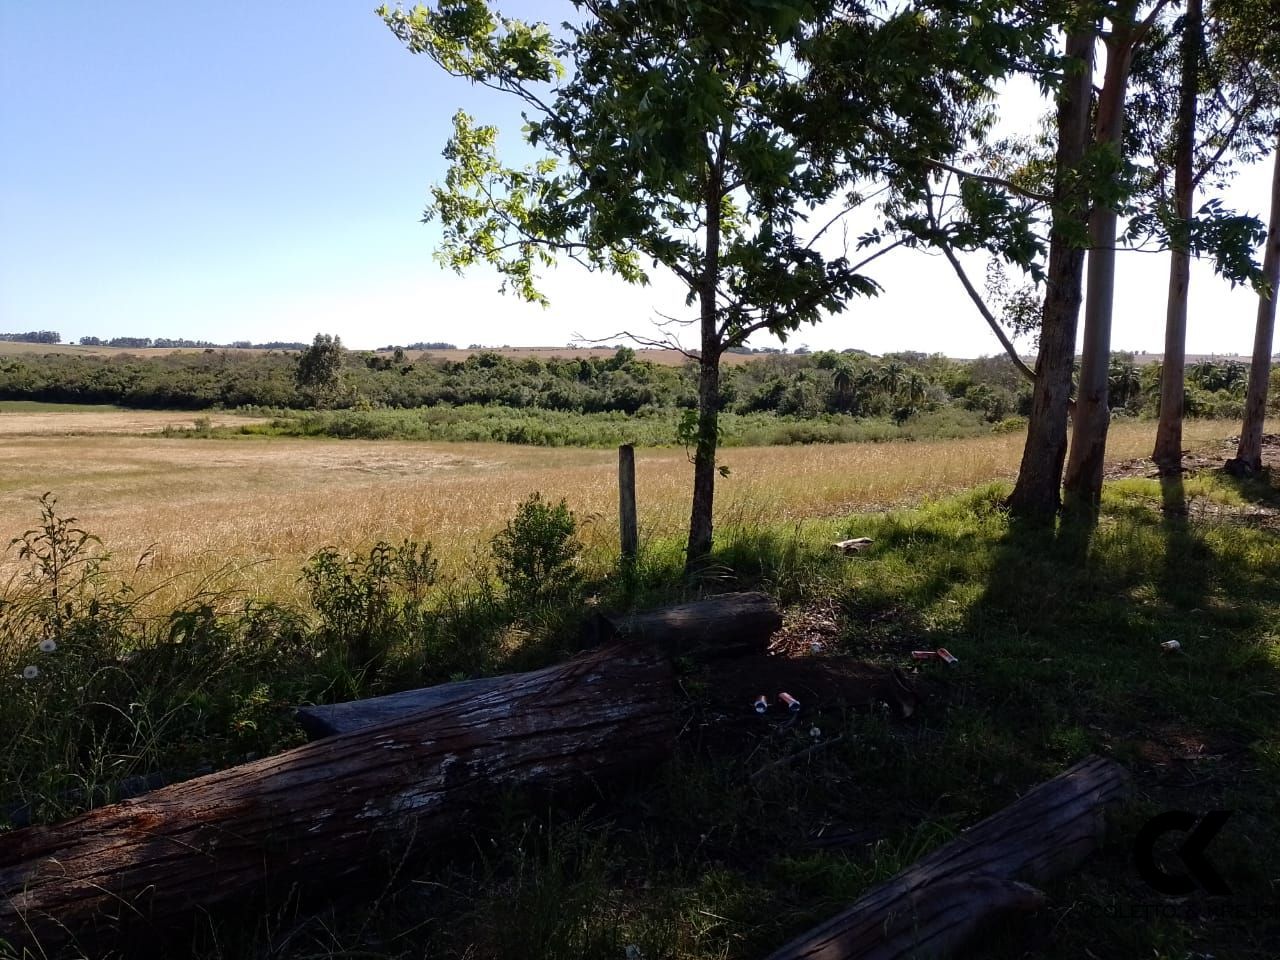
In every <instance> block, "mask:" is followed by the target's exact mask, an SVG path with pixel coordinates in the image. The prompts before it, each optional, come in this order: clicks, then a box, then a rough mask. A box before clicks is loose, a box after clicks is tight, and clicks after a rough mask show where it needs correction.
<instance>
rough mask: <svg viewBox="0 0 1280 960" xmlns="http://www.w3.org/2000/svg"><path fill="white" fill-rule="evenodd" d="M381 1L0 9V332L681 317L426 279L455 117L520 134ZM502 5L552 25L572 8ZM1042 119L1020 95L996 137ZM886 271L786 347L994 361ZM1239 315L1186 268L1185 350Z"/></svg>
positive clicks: (1128, 336) (1130, 324) (383, 339)
mask: <svg viewBox="0 0 1280 960" xmlns="http://www.w3.org/2000/svg"><path fill="white" fill-rule="evenodd" d="M375 5H376V4H375V3H374V2H373V0H357V2H345V0H316V2H313V3H309V4H305V5H302V4H283V3H278V2H275V3H262V2H252V3H251V2H245V0H218V2H216V3H210V4H205V5H202V6H196V5H186V4H166V5H160V4H154V3H141V2H136V0H119V2H113V3H110V4H103V3H88V2H81V0H69V2H62V3H58V4H38V3H34V2H23V0H0V330H7V331H14V330H28V329H56V330H59V331H60V332H61V333H62V334H63V336H64V338H68V339H72V338H78V337H80V336H83V335H96V336H103V337H106V336H115V335H131V336H150V337H157V336H168V337H178V336H182V337H189V338H193V339H207V340H214V341H219V342H224V341H231V340H243V339H249V340H256V341H263V340H306V339H310V337H311V336H312V335H313V334H314V333H315V332H317V331H319V330H324V331H328V332H333V333H337V334H339V335H340V336H342V338H343V339H344V341H346V342H347V343H348V344H349V345H351V346H357V347H373V346H380V345H382V344H387V343H408V342H412V341H416V340H448V341H452V342H455V343H459V344H462V345H466V344H468V343H473V342H480V343H488V344H502V343H510V344H554V345H559V344H563V343H565V342H567V341H568V340H569V339H570V338H571V337H573V336H574V335H576V334H583V335H586V336H589V337H609V336H611V335H612V334H614V333H615V332H616V331H618V330H619V329H622V328H624V327H626V328H630V329H633V330H642V331H646V332H650V333H652V332H653V330H652V326H651V321H652V319H653V318H655V317H656V315H657V312H658V311H660V312H662V313H667V314H674V313H679V312H680V311H681V302H682V296H681V291H680V289H679V288H678V287H677V286H676V285H674V284H672V283H670V282H667V281H665V280H663V281H659V282H656V283H655V284H654V285H653V286H651V287H648V288H644V289H635V288H630V287H627V286H626V285H624V284H621V283H619V282H618V281H615V280H611V279H609V278H604V277H592V276H588V275H586V274H584V273H583V272H582V271H581V270H579V269H578V268H576V267H575V268H569V267H566V268H561V269H559V270H557V271H556V272H555V273H554V275H553V276H551V277H549V278H548V280H547V283H546V287H547V290H548V293H549V294H550V296H551V298H552V307H551V308H550V309H549V310H543V309H541V308H538V307H533V306H530V305H527V304H522V303H520V302H518V301H516V300H515V299H513V298H509V297H502V296H500V295H499V294H498V293H497V292H496V282H495V280H494V278H493V276H492V275H491V274H489V273H487V272H484V271H479V270H478V271H475V272H473V273H469V274H468V275H467V276H466V277H465V278H459V277H455V276H454V275H453V274H451V273H449V272H446V271H444V270H442V269H441V268H440V267H438V266H437V265H436V264H435V263H434V261H433V260H432V258H431V254H432V250H433V247H434V244H435V241H436V239H437V233H436V229H435V227H434V226H424V225H422V224H421V223H420V222H419V218H420V216H421V212H422V209H423V206H424V204H425V201H426V198H427V196H428V189H429V187H430V184H431V183H432V182H433V181H435V180H437V179H439V178H440V177H441V176H442V174H443V169H444V162H443V160H442V159H441V158H440V149H441V147H442V146H443V145H444V142H445V140H446V138H447V136H448V133H449V130H450V118H451V117H452V115H453V113H454V111H455V110H456V109H458V108H459V107H463V108H465V109H467V110H468V111H469V112H472V113H474V114H476V115H477V117H478V119H481V120H484V121H489V122H492V121H497V122H498V123H499V125H500V126H501V127H502V128H503V129H509V130H511V132H512V135H511V137H510V138H509V139H508V142H509V143H510V142H514V141H515V140H516V139H517V137H516V134H517V131H518V122H519V121H518V119H517V118H516V117H515V114H514V113H513V112H512V110H511V108H510V107H509V106H507V105H505V104H503V103H502V102H501V101H500V100H499V99H496V98H495V97H494V96H493V95H491V94H489V93H488V92H487V91H483V90H476V89H473V88H471V87H469V86H468V85H467V84H465V83H463V82H461V81H457V80H454V79H452V78H450V77H447V76H445V75H444V74H442V73H441V72H440V71H439V70H438V69H436V68H435V67H434V65H433V64H431V63H430V62H429V61H427V60H426V59H424V58H421V57H414V56H411V55H409V54H408V53H407V52H406V51H404V50H403V49H402V48H401V47H400V46H399V44H398V43H397V41H396V40H395V38H394V37H392V36H391V34H390V33H389V31H387V29H386V28H385V27H384V26H383V24H382V23H381V21H380V20H379V19H378V18H377V17H376V16H375V15H374V14H373V12H372V8H373V7H374V6H375ZM503 9H504V10H506V11H510V12H511V13H514V14H517V15H524V16H529V15H533V16H539V17H541V18H545V19H549V20H552V21H558V20H560V19H563V18H564V16H565V11H566V10H567V5H566V4H562V3H558V2H551V0H543V2H534V0H526V2H524V3H516V4H507V5H505V6H504V7H503ZM1039 109H1040V105H1039V104H1037V103H1036V102H1035V101H1034V97H1033V96H1031V95H1030V94H1029V92H1028V91H1022V92H1021V93H1020V94H1018V95H1012V94H1011V96H1010V101H1009V104H1008V106H1007V109H1006V111H1005V113H1006V119H1007V122H1008V123H1009V124H1010V125H1013V126H1017V125H1020V124H1029V123H1031V122H1032V121H1033V120H1034V117H1035V115H1036V113H1037V111H1038V110H1039ZM1267 184H1268V173H1267V171H1266V170H1265V169H1262V168H1261V167H1255V168H1253V169H1251V170H1249V171H1247V172H1246V173H1245V175H1244V176H1242V177H1241V178H1240V179H1239V180H1238V181H1237V183H1236V184H1235V185H1234V187H1233V189H1232V191H1231V194H1230V196H1229V197H1228V200H1229V202H1234V203H1235V204H1237V205H1239V206H1242V207H1245V208H1247V209H1250V210H1252V211H1253V212H1256V213H1259V214H1263V213H1264V212H1265V203H1266V199H1267V198H1266V192H1267ZM973 266H974V269H975V270H976V272H977V274H978V276H981V272H982V264H981V262H978V263H975V264H974V265H973ZM1167 269H1168V267H1167V260H1166V258H1165V257H1163V256H1151V255H1142V254H1129V255H1126V260H1125V261H1122V271H1123V272H1122V278H1121V282H1120V285H1119V288H1118V294H1117V295H1118V302H1117V320H1116V329H1115V343H1116V346H1117V347H1119V348H1130V349H1149V350H1155V349H1158V347H1159V345H1160V344H1161V342H1162V333H1161V331H1162V328H1163V291H1164V285H1165V282H1166V281H1165V276H1166V271H1167ZM876 276H877V279H879V280H880V282H881V283H882V284H883V285H884V287H885V293H884V294H883V295H882V296H881V297H879V298H878V299H877V300H875V301H863V302H857V303H855V304H853V305H852V306H851V308H850V309H849V310H848V311H847V312H846V313H845V314H843V315H841V316H839V317H837V318H834V319H832V320H830V321H828V322H827V323H824V324H823V325H821V326H819V327H817V328H812V329H808V330H805V331H802V332H801V333H800V334H799V335H797V337H796V339H795V340H794V341H793V342H794V343H809V344H811V345H812V346H814V347H836V348H840V347H860V348H862V349H868V350H872V351H874V352H882V351H884V350H892V349H921V350H940V351H944V352H947V353H950V354H952V355H968V356H972V355H977V354H982V353H993V352H995V351H996V350H997V349H998V347H997V345H996V344H995V342H994V339H993V338H992V337H991V335H990V333H989V332H987V331H986V328H985V326H984V325H983V324H982V322H981V320H980V319H978V318H977V316H976V314H975V313H974V312H973V310H972V308H971V307H970V305H969V304H968V302H967V300H965V299H964V296H963V294H962V293H961V291H960V289H959V287H958V286H957V285H956V283H955V280H954V278H953V277H952V276H951V274H950V272H949V271H948V269H947V268H946V266H945V264H942V263H940V262H939V261H938V260H937V259H936V258H928V257H926V256H924V255H921V254H914V253H910V252H904V253H903V254H902V255H901V256H890V257H886V258H884V260H883V261H881V262H879V263H878V264H877V272H876ZM1255 302H1256V301H1255V300H1254V298H1253V297H1252V295H1251V294H1250V293H1249V292H1248V291H1245V290H1237V291H1235V292H1231V291H1229V290H1228V288H1227V286H1226V285H1225V284H1223V283H1222V282H1221V281H1219V280H1217V279H1216V278H1214V277H1213V276H1212V273H1211V271H1209V270H1208V269H1207V268H1204V267H1200V268H1198V269H1197V271H1196V274H1195V277H1194V279H1193V300H1192V320H1191V331H1190V334H1189V340H1188V346H1189V349H1191V350H1192V351H1193V352H1232V351H1237V352H1241V353H1244V352H1247V351H1248V350H1249V348H1250V343H1251V337H1252V325H1253V313H1254V304H1255ZM760 342H761V343H762V344H763V343H764V342H766V341H760Z"/></svg>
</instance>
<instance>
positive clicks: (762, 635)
mask: <svg viewBox="0 0 1280 960" xmlns="http://www.w3.org/2000/svg"><path fill="white" fill-rule="evenodd" d="M606 619H607V621H608V624H609V626H610V628H611V629H612V631H613V633H614V634H615V635H616V636H618V637H621V638H625V639H626V640H628V641H631V642H633V643H635V642H639V643H657V644H659V645H660V646H661V647H662V648H663V649H664V650H666V651H667V652H668V653H669V654H671V655H672V656H688V657H693V658H695V659H699V660H713V659H716V658H717V657H740V656H747V655H750V654H755V653H765V652H767V651H768V649H769V638H770V637H772V636H773V635H774V634H775V633H776V632H777V631H778V628H779V627H781V626H782V613H781V611H779V610H778V605H777V604H776V603H774V602H773V598H772V597H770V596H769V595H768V594H765V593H723V594H720V595H718V596H714V597H707V598H705V599H703V600H692V601H690V602H689V603H680V604H676V605H675V606H671V607H660V608H659V609H657V610H643V611H641V612H639V613H630V614H625V615H622V616H617V617H607V618H606Z"/></svg>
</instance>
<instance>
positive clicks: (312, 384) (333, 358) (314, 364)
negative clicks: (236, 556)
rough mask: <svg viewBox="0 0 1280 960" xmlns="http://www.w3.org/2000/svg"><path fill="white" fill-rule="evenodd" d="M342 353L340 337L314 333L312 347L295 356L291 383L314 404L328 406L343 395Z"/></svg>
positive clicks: (343, 351)
mask: <svg viewBox="0 0 1280 960" xmlns="http://www.w3.org/2000/svg"><path fill="white" fill-rule="evenodd" d="M345 352H346V351H345V350H344V348H343V346H342V338H341V337H334V336H330V335H329V334H327V333H317V334H316V338H315V340H313V341H312V343H311V346H309V347H307V348H306V349H305V350H303V351H302V353H301V354H300V355H299V356H298V369H297V371H296V372H295V374H294V383H295V385H296V386H297V388H298V390H300V391H301V392H302V393H303V394H304V395H305V396H306V397H307V398H308V399H309V400H310V401H311V404H312V405H313V406H317V407H322V406H327V405H328V404H330V403H332V402H333V401H334V400H336V399H337V398H338V397H340V396H341V395H342V392H343V381H342V358H343V354H344V353H345Z"/></svg>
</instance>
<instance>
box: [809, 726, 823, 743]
mask: <svg viewBox="0 0 1280 960" xmlns="http://www.w3.org/2000/svg"><path fill="white" fill-rule="evenodd" d="M809 736H811V737H813V739H815V740H819V739H821V738H822V731H821V730H819V729H818V728H817V727H810V728H809Z"/></svg>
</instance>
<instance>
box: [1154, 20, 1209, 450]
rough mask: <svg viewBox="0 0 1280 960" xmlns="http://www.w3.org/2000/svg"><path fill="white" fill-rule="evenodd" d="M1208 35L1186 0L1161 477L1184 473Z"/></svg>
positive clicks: (1158, 435)
mask: <svg viewBox="0 0 1280 960" xmlns="http://www.w3.org/2000/svg"><path fill="white" fill-rule="evenodd" d="M1203 34H1204V14H1203V0H1187V12H1186V15H1185V17H1184V19H1183V33H1182V76H1181V78H1180V80H1179V91H1178V117H1177V123H1176V126H1175V133H1174V137H1175V141H1174V159H1173V163H1174V170H1173V214H1174V229H1173V237H1172V240H1173V242H1172V243H1171V244H1170V246H1171V248H1172V250H1171V258H1170V262H1169V302H1168V307H1167V310H1166V313H1165V325H1164V365H1163V366H1162V367H1161V370H1160V423H1159V425H1158V426H1157V427H1156V445H1155V450H1154V451H1153V452H1152V454H1151V457H1152V459H1153V460H1154V461H1155V463H1156V466H1158V467H1159V468H1160V472H1161V473H1167V474H1176V473H1181V472H1182V417H1183V398H1184V390H1185V383H1184V381H1185V379H1186V377H1185V374H1186V367H1187V297H1188V293H1189V290H1190V286H1191V235H1190V234H1191V231H1190V224H1191V209H1192V204H1193V203H1194V201H1195V179H1194V175H1193V172H1192V161H1193V158H1194V154H1195V144H1196V98H1197V93H1198V91H1199V85H1200V55H1201V47H1202V44H1203V39H1202V37H1203Z"/></svg>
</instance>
